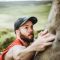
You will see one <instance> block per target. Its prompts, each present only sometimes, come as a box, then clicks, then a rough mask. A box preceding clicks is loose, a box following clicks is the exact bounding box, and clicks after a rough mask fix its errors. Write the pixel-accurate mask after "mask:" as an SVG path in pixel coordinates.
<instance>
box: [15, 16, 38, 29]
mask: <svg viewBox="0 0 60 60" xmlns="http://www.w3.org/2000/svg"><path fill="white" fill-rule="evenodd" d="M28 20H30V21H31V22H32V23H33V25H34V24H36V23H37V18H36V17H34V16H31V17H27V16H24V17H21V18H18V19H17V21H16V22H15V23H14V30H17V29H18V28H19V27H20V26H22V25H23V24H24V23H26V22H27V21H28Z"/></svg>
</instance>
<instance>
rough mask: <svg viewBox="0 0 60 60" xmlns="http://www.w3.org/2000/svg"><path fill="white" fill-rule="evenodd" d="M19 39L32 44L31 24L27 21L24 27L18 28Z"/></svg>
mask: <svg viewBox="0 0 60 60" xmlns="http://www.w3.org/2000/svg"><path fill="white" fill-rule="evenodd" d="M19 33H20V38H21V39H23V40H24V41H25V42H33V40H34V34H33V24H32V22H31V21H27V22H26V23H25V24H24V25H22V26H21V27H20V28H19Z"/></svg>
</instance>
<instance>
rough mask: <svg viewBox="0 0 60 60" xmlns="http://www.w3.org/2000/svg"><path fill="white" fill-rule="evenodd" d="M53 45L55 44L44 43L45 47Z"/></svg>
mask: <svg viewBox="0 0 60 60" xmlns="http://www.w3.org/2000/svg"><path fill="white" fill-rule="evenodd" d="M52 44H53V42H48V43H44V46H50V45H52Z"/></svg>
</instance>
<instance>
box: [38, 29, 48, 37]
mask: <svg viewBox="0 0 60 60" xmlns="http://www.w3.org/2000/svg"><path fill="white" fill-rule="evenodd" d="M47 33H48V30H47V29H45V30H44V31H42V32H40V33H39V35H41V36H43V35H45V34H47Z"/></svg>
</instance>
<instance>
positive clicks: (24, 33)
mask: <svg viewBox="0 0 60 60" xmlns="http://www.w3.org/2000/svg"><path fill="white" fill-rule="evenodd" d="M20 31H21V33H22V34H23V35H25V36H26V35H28V31H27V30H26V29H21V30H20Z"/></svg>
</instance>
